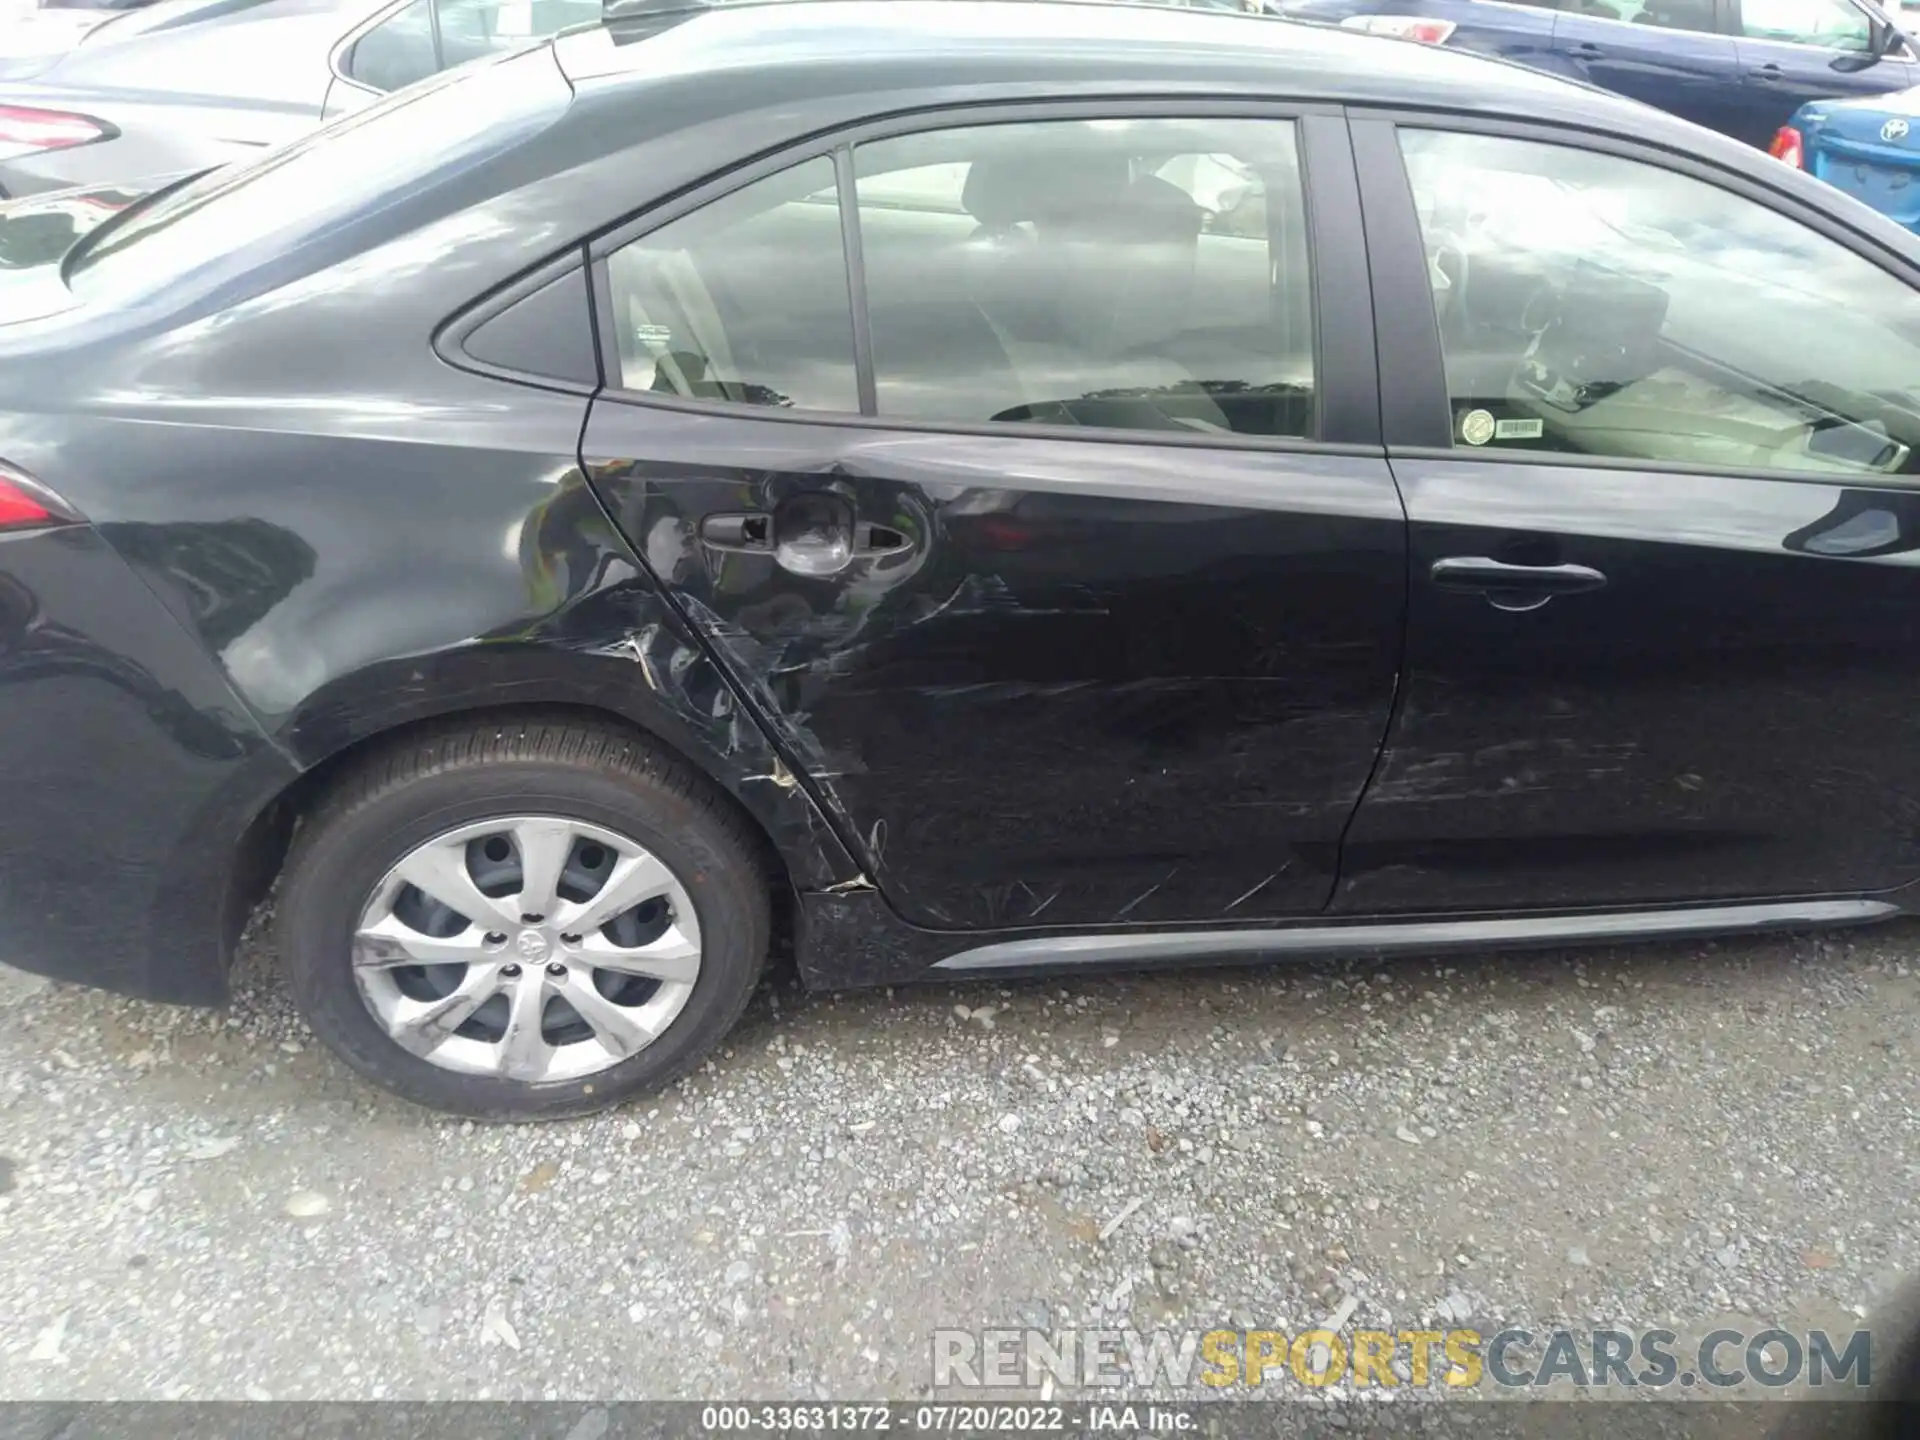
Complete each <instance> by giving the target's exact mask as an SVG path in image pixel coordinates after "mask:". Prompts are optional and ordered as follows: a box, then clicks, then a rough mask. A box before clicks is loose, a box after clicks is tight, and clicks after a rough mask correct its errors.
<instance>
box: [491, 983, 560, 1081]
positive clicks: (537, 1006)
mask: <svg viewBox="0 0 1920 1440" xmlns="http://www.w3.org/2000/svg"><path fill="white" fill-rule="evenodd" d="M551 993H552V990H551V988H550V987H549V986H548V984H547V977H546V973H545V972H544V971H542V970H538V969H535V968H533V967H528V969H527V970H526V971H524V972H523V973H522V974H521V976H520V978H519V979H518V980H517V981H515V982H514V986H513V997H512V1001H511V1008H510V1009H509V1011H508V1014H507V1033H506V1034H505V1035H503V1036H501V1037H500V1073H501V1074H503V1075H505V1076H506V1077H507V1078H508V1079H509V1080H541V1079H544V1078H545V1077H546V1073H547V1068H548V1066H550V1065H551V1064H552V1063H553V1046H551V1045H549V1044H548V1043H547V1037H546V1036H545V1035H543V1034H542V1033H541V1017H542V1016H543V1015H544V1014H545V1013H546V1008H547V997H548V996H549V995H550V994H551Z"/></svg>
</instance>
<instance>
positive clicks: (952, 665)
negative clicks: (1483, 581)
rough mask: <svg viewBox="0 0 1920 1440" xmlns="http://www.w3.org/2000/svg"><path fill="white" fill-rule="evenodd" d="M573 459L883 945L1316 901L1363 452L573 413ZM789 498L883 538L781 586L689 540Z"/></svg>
mask: <svg viewBox="0 0 1920 1440" xmlns="http://www.w3.org/2000/svg"><path fill="white" fill-rule="evenodd" d="M585 458H586V462H587V468H588V473H589V474H590V476H591V477H592V479H593V482H594V484H595V485H596V486H597V487H598V488H599V490H600V492H601V493H602V495H603V496H604V497H605V498H606V500H607V502H608V504H609V507H610V508H611V509H612V510H613V512H614V514H615V516H616V518H617V519H618V520H619V522H620V524H621V526H622V527H623V528H624V529H625V530H626V531H627V533H628V535H629V537H630V538H631V539H632V540H633V542H634V544H635V547H636V548H637V549H638V550H639V551H640V553H641V554H642V556H643V557H644V559H645V560H646V562H647V563H648V564H649V565H650V566H651V567H652V569H653V570H654V572H655V573H656V575H658V576H659V577H661V579H662V581H663V582H664V583H665V584H666V586H667V588H668V590H669V593H670V594H671V595H672V596H673V597H674V599H675V601H676V603H677V604H678V605H679V606H680V607H681V608H682V609H683V610H684V612H685V613H686V614H687V615H688V616H689V617H690V619H691V621H692V623H693V624H694V625H695V626H696V628H697V629H698V630H699V631H700V632H701V634H702V635H703V636H705V637H706V638H707V639H708V640H709V641H710V642H711V643H712V644H713V646H714V648H715V651H716V653H717V654H719V655H720V656H721V657H723V660H724V662H725V663H726V664H727V665H729V667H730V668H731V669H732V670H733V671H734V673H735V674H736V675H737V676H738V677H739V679H740V680H741V681H742V683H743V684H744V686H745V687H746V688H747V689H748V690H749V692H750V693H751V694H752V695H753V697H754V698H755V699H756V700H757V702H758V704H759V705H760V706H761V707H762V708H763V710H764V712H765V713H766V715H767V716H768V718H769V719H770V720H771V722H772V725H773V728H774V731H775V734H776V737H777V739H778V740H779V742H780V743H781V744H782V745H783V746H784V747H785V748H786V749H787V751H788V753H789V754H790V755H791V756H792V757H793V758H794V760H795V762H796V764H797V766H798V767H799V769H800V771H801V773H802V774H803V775H804V777H805V778H806V779H807V780H808V781H809V782H810V783H812V784H814V785H815V786H817V789H818V793H819V794H820V795H821V796H822V798H823V800H824V802H825V804H826V806H827V808H828V811H829V813H830V814H832V815H834V816H835V817H836V818H837V820H838V822H839V823H840V824H841V825H842V826H843V828H844V832H845V833H846V834H847V837H848V840H849V844H850V848H853V849H854V850H855V851H856V853H857V854H859V855H860V856H861V857H862V858H863V860H864V862H865V863H866V864H868V865H869V866H870V867H871V871H870V873H872V874H873V877H874V878H875V880H876V881H878V882H879V884H880V886H881V888H882V890H883V891H884V893H885V894H886V895H887V896H888V898H889V900H890V901H892V902H893V903H894V904H895V905H896V906H898V907H899V908H900V909H901V910H902V912H903V913H904V914H906V915H908V916H909V917H910V918H912V919H913V920H914V921H915V922H916V923H920V924H925V925H930V926H934V927H939V928H985V927H994V926H1011V925H1028V924H1043V925H1075V924H1089V923H1111V922H1119V923H1126V924H1136V923H1152V922H1158V921H1165V920H1169V919H1225V920H1234V919H1240V918H1253V917H1257V916H1262V915H1282V914H1292V913H1303V912H1311V911H1314V910H1317V909H1318V908H1319V907H1320V906H1321V905H1322V904H1323V903H1324V901H1325V900H1326V897H1327V894H1328V891H1329V889H1330V886H1331V881H1332V867H1333V859H1334V852H1335V850H1336V848H1337V844H1338V840H1339V835H1340V831H1341V828H1342V826H1343V825H1344V824H1345V823H1346V821H1347V818H1348V817H1349V815H1350V814H1351V811H1352V807H1353V805H1354V802H1355V800H1356V799H1357V797H1358V795H1359V792H1360V789H1361V787H1362V785H1363V784H1364V783H1365V780H1366V776H1367V772H1368V769H1369V767H1370V766H1371V764H1372V761H1373V758H1374V755H1375V753H1376V749H1377V746H1378V742H1379V738H1380V735H1381V733H1382V730H1383V728H1384V724H1385V719H1386V714H1387V708H1388V706H1389V704H1390V701H1391V696H1392V689H1393V681H1394V668H1395V664H1396V660H1397V654H1398V645H1399V629H1400V623H1401V607H1402V600H1403V588H1404V565H1405V560H1404V554H1403V550H1402V545H1403V543H1404V542H1403V534H1402V526H1403V522H1402V520H1401V514H1400V509H1399V502H1398V499H1397V497H1396V496H1395V494H1394V491H1393V488H1392V484H1391V480H1390V478H1389V477H1388V476H1387V473H1386V468H1385V465H1384V463H1382V462H1380V461H1377V460H1367V459H1362V458H1357V457H1341V456H1311V457H1309V456H1306V455H1300V454H1281V453H1272V452H1262V451H1257V450H1251V449H1238V450H1227V449H1220V450H1214V449H1206V448H1198V447H1186V446H1170V445H1147V444H1136V443H1129V442H1127V441H1126V440H1125V439H1124V438H1122V439H1116V440H1106V441H1077V440H1061V439H1052V438H1046V437H1039V436H1022V435H1017V434H1011V435H1005V436H1000V435H992V436H981V435H964V434H953V435H949V434H933V433H924V432H904V431H890V430H884V429H875V428H870V427H863V426H851V425H849V426H839V425H832V424H809V423H792V422H789V421H785V420H779V419H769V420H764V421H763V420H760V419H758V418H756V417H740V416H734V415H720V414H716V415H701V414H694V413H689V412H687V411H684V410H676V409H666V408H655V407H651V406H638V405H629V404H622V403H618V402H610V401H607V400H600V401H596V402H595V404H594V408H593V413H592V416H591V418H590V420H589V424H588V430H587V439H586V452H585ZM811 492H821V493H831V494H834V495H838V496H840V497H842V498H843V499H844V501H845V502H846V503H847V504H848V505H849V506H851V507H852V510H853V511H854V513H856V514H857V515H859V516H860V517H861V518H862V519H863V520H868V521H873V522H877V523H882V524H884V525H886V526H888V527H890V528H891V529H893V530H895V531H897V532H899V533H900V534H901V535H903V536H904V537H906V538H907V540H908V541H910V542H911V543H910V545H909V547H908V548H907V549H906V550H905V552H904V553H899V554H895V555H891V556H887V557H883V558H880V559H877V560H872V561H861V562H857V563H856V564H855V565H854V566H853V567H851V568H849V569H848V570H847V571H845V572H843V573H841V574H838V575H836V576H833V577H828V578H822V579H806V578H802V577H796V576H794V575H792V574H790V573H788V572H787V571H785V570H783V569H781V568H780V566H779V565H778V563H777V562H776V560H775V559H774V557H772V556H771V555H755V554H747V553H739V552H730V551H724V550H720V549H716V548H714V547H712V546H709V545H708V544H706V543H704V542H703V540H702V536H701V526H702V523H703V521H704V520H705V519H706V518H707V517H710V516H713V515H724V514H737V513H743V512H771V511H773V510H775V509H777V508H778V507H779V505H780V503H781V501H782V500H783V499H785V498H787V497H789V496H791V495H794V494H801V493H811Z"/></svg>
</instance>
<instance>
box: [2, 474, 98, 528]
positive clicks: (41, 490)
mask: <svg viewBox="0 0 1920 1440" xmlns="http://www.w3.org/2000/svg"><path fill="white" fill-rule="evenodd" d="M78 520H79V517H78V516H77V515H75V514H74V513H73V512H72V511H71V510H69V509H67V507H66V506H64V505H62V504H61V503H60V502H59V500H58V499H56V498H55V497H54V495H53V493H52V492H51V491H49V490H48V489H47V488H46V487H45V486H44V485H42V484H40V483H39V482H38V481H37V480H34V479H32V478H30V477H29V476H27V475H26V474H24V473H22V472H21V471H19V470H16V469H14V468H13V467H12V466H11V465H4V464H0V530H31V529H35V528H38V527H42V526H47V525H72V524H75V523H77V522H78Z"/></svg>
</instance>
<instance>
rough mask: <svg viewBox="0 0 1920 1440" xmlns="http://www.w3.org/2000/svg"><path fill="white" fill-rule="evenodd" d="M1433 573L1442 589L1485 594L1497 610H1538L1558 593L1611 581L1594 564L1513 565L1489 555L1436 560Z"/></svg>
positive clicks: (1572, 591)
mask: <svg viewBox="0 0 1920 1440" xmlns="http://www.w3.org/2000/svg"><path fill="white" fill-rule="evenodd" d="M1432 575H1433V583H1434V584H1435V585H1437V586H1439V587H1440V588H1441V589H1442V590H1456V591H1460V592H1462V593H1465V594H1469V595H1484V596H1486V597H1487V603H1488V604H1490V605H1492V606H1493V607H1494V608H1495V609H1496V610H1537V609H1539V608H1540V607H1541V606H1542V605H1544V604H1546V603H1547V601H1549V600H1551V599H1552V598H1553V597H1554V596H1556V595H1577V594H1579V593H1580V592H1581V591H1582V590H1598V589H1599V588H1600V587H1601V586H1602V585H1604V584H1606V583H1607V577H1606V576H1605V575H1602V574H1601V573H1600V572H1599V571H1598V570H1596V569H1594V568H1593V567H1592V566H1591V565H1509V564H1507V562H1506V561H1504V560H1495V559H1492V558H1490V557H1488V556H1485V555H1450V556H1448V557H1447V558H1446V559H1444V560H1436V561H1434V562H1433V570H1432Z"/></svg>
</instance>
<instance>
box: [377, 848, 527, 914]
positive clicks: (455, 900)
mask: <svg viewBox="0 0 1920 1440" xmlns="http://www.w3.org/2000/svg"><path fill="white" fill-rule="evenodd" d="M396 873H397V874H398V875H399V876H400V878H401V879H403V880H405V881H406V882H407V883H408V884H409V885H412V886H414V887H415V888H416V889H419V890H421V891H424V892H425V893H426V895H427V896H428V897H429V898H430V899H434V900H438V901H439V902H440V903H441V904H442V905H445V906H446V907H447V908H448V909H450V910H453V911H456V912H458V913H459V914H461V915H464V916H465V917H466V918H467V922H468V923H469V924H471V925H475V926H478V927H479V928H480V929H482V930H494V929H498V928H500V927H501V926H503V925H518V924H519V923H520V912H519V911H517V910H515V909H514V908H513V907H512V906H510V905H508V904H507V903H506V901H504V900H495V899H494V898H492V897H491V896H489V895H483V894H481V893H480V887H479V886H477V885H475V884H474V883H473V877H472V876H471V875H469V874H468V873H467V847H466V845H465V844H464V843H462V842H458V841H455V842H449V843H447V844H442V845H423V846H421V847H420V849H418V850H416V851H414V852H413V853H412V854H411V855H409V856H407V858H406V859H404V860H402V861H401V862H400V864H399V865H398V866H397V867H396Z"/></svg>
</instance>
